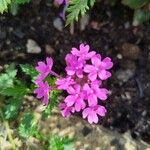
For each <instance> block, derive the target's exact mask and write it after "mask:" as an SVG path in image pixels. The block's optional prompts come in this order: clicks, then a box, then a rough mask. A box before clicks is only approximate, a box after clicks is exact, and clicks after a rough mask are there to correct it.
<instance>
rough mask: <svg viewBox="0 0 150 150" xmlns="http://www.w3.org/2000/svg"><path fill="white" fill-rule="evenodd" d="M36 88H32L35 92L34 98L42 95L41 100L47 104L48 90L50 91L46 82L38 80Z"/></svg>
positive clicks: (39, 97)
mask: <svg viewBox="0 0 150 150" xmlns="http://www.w3.org/2000/svg"><path fill="white" fill-rule="evenodd" d="M38 86H39V87H38V88H36V89H35V90H34V93H35V94H37V96H36V98H37V99H41V98H42V97H43V102H44V103H45V104H46V105H48V99H49V92H50V89H51V88H50V87H49V84H48V83H47V82H45V83H44V82H40V83H38Z"/></svg>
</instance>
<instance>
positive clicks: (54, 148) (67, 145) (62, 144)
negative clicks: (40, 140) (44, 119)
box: [49, 135, 73, 150]
mask: <svg viewBox="0 0 150 150" xmlns="http://www.w3.org/2000/svg"><path fill="white" fill-rule="evenodd" d="M49 142H50V146H49V150H72V149H73V139H69V138H67V137H59V136H56V135H52V136H51V137H50V141H49Z"/></svg>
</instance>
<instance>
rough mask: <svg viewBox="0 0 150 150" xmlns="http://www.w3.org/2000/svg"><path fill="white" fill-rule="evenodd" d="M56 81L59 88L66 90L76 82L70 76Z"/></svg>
mask: <svg viewBox="0 0 150 150" xmlns="http://www.w3.org/2000/svg"><path fill="white" fill-rule="evenodd" d="M55 83H56V85H57V88H58V89H59V90H66V89H68V88H69V86H70V85H72V84H75V81H74V80H73V79H72V78H71V77H70V76H69V77H66V78H62V79H57V80H56V82H55Z"/></svg>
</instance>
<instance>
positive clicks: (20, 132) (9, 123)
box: [0, 64, 73, 150]
mask: <svg viewBox="0 0 150 150" xmlns="http://www.w3.org/2000/svg"><path fill="white" fill-rule="evenodd" d="M5 68H6V69H5V71H4V72H3V73H1V74H0V122H1V125H3V126H4V133H2V130H1V133H0V143H1V144H0V149H3V148H5V145H7V144H5V143H6V142H8V143H9V144H10V145H11V149H13V150H16V149H18V148H20V147H18V144H17V142H16V136H17V139H18V140H19V141H21V143H22V144H24V143H26V141H27V139H28V138H29V137H34V138H36V139H38V140H39V141H40V143H39V144H40V147H41V148H42V149H49V150H65V149H66V147H68V148H69V149H72V147H73V139H69V138H67V137H59V136H57V135H52V134H49V135H45V134H43V133H42V132H41V131H40V130H39V126H38V119H37V118H36V117H35V116H36V115H35V112H34V111H33V110H32V109H28V105H29V104H28V102H25V98H24V97H25V96H26V95H31V94H32V93H33V92H32V91H33V89H35V87H34V84H33V81H34V80H35V77H36V76H37V74H38V73H37V71H36V70H35V69H34V68H33V67H32V66H30V65H28V64H25V65H24V64H22V65H20V66H16V65H15V64H10V65H9V66H5ZM16 68H18V69H16ZM19 70H22V74H23V73H24V76H22V79H23V78H29V79H30V80H28V81H29V82H28V83H27V82H25V80H24V81H23V80H22V79H19V78H18V75H17V72H18V71H19ZM20 73H21V72H20ZM53 80H54V79H49V82H50V83H52V82H53ZM29 83H30V84H29ZM57 97H58V93H57V92H55V91H54V92H51V95H50V98H51V100H52V102H51V103H50V104H49V105H48V106H47V108H46V109H45V110H44V111H43V112H42V119H46V118H48V117H49V116H50V114H51V111H52V109H53V108H54V107H55V106H56V104H57V101H58V99H57ZM23 103H25V104H24V105H23ZM14 121H15V122H17V124H18V125H17V126H16V127H15V126H14V125H13V122H14ZM14 127H15V129H13V128H14ZM12 129H13V133H12V131H11V130H12ZM5 132H6V134H5ZM6 137H8V138H6ZM42 143H44V144H42ZM26 147H28V145H26Z"/></svg>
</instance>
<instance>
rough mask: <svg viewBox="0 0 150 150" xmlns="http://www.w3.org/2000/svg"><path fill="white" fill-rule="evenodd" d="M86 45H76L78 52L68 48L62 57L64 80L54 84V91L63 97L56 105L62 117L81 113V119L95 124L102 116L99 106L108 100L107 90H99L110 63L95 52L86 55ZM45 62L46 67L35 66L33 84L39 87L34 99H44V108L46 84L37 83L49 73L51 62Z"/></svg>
mask: <svg viewBox="0 0 150 150" xmlns="http://www.w3.org/2000/svg"><path fill="white" fill-rule="evenodd" d="M89 50H90V47H89V45H84V44H80V46H79V49H77V48H72V50H71V53H70V54H67V55H66V58H65V60H66V64H67V66H66V68H65V70H66V76H65V77H59V78H57V80H56V83H55V84H56V86H57V89H58V90H65V91H66V92H67V97H66V98H65V99H64V101H63V102H61V103H60V104H59V107H60V109H61V112H62V115H63V116H64V117H69V116H70V115H71V114H73V113H75V112H81V113H82V116H83V118H87V120H88V122H89V123H98V120H99V119H98V117H99V116H100V117H103V116H105V114H106V109H105V107H104V106H102V105H101V101H105V100H106V99H107V97H108V90H107V89H106V88H103V87H102V81H103V80H107V79H108V78H109V77H110V76H111V73H110V72H109V71H108V70H109V69H111V68H112V66H113V63H112V61H111V59H110V58H109V57H106V58H104V59H102V58H101V55H100V54H96V52H95V51H91V52H90V51H89ZM50 60H51V58H47V64H45V63H42V62H39V63H38V65H39V66H38V67H36V69H37V71H39V72H40V75H39V76H38V77H37V80H36V84H37V85H38V86H39V87H38V88H37V89H36V90H35V93H37V98H41V97H44V102H45V104H47V103H48V99H47V96H48V91H50V89H51V88H50V87H49V85H48V84H47V82H45V83H44V82H41V81H42V80H43V78H45V76H47V75H48V74H49V73H51V74H54V72H53V71H52V70H51V68H52V64H53V63H52V60H51V62H50Z"/></svg>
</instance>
